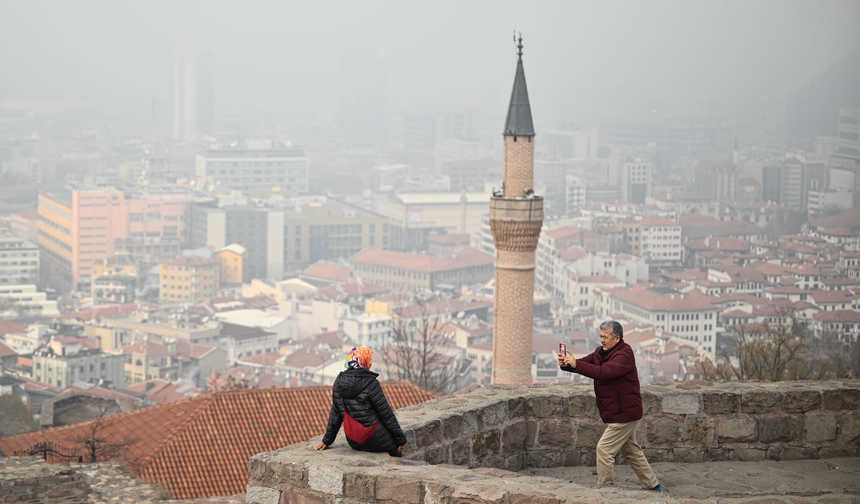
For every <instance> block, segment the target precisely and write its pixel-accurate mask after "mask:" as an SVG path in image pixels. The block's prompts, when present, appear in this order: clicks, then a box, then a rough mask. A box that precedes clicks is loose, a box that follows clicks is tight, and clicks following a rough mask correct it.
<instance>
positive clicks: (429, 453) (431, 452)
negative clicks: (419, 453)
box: [424, 446, 448, 465]
mask: <svg viewBox="0 0 860 504" xmlns="http://www.w3.org/2000/svg"><path fill="white" fill-rule="evenodd" d="M447 456H448V447H447V446H432V447H430V448H427V449H426V450H424V462H427V463H428V464H433V465H435V464H444V463H445V462H447V461H448V460H447Z"/></svg>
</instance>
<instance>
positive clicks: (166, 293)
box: [158, 256, 221, 303]
mask: <svg viewBox="0 0 860 504" xmlns="http://www.w3.org/2000/svg"><path fill="white" fill-rule="evenodd" d="M158 276H159V279H160V281H159V283H160V285H159V289H158V299H159V300H160V301H163V302H168V303H197V302H200V301H203V300H204V299H207V298H210V297H214V296H216V295H217V294H218V288H219V287H220V286H221V262H220V261H219V260H217V259H207V258H205V257H200V256H179V257H177V258H176V259H172V260H169V261H163V262H162V263H161V265H160V266H159V269H158Z"/></svg>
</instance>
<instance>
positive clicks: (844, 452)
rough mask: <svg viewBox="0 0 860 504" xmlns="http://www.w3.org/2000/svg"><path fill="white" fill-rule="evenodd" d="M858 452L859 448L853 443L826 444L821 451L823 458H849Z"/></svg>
mask: <svg viewBox="0 0 860 504" xmlns="http://www.w3.org/2000/svg"><path fill="white" fill-rule="evenodd" d="M856 454H857V450H856V448H855V447H854V446H851V445H844V444H840V445H833V446H825V447H824V448H822V449H821V451H820V452H819V455H820V456H821V458H823V459H825V458H848V457H854V456H856Z"/></svg>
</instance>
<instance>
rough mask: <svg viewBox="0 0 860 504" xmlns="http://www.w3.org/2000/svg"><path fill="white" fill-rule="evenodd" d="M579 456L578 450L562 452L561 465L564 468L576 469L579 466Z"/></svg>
mask: <svg viewBox="0 0 860 504" xmlns="http://www.w3.org/2000/svg"><path fill="white" fill-rule="evenodd" d="M580 461H581V456H580V453H579V450H564V453H563V454H562V464H563V465H564V467H577V466H579V465H580Z"/></svg>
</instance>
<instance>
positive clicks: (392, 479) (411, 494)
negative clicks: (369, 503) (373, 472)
mask: <svg viewBox="0 0 860 504" xmlns="http://www.w3.org/2000/svg"><path fill="white" fill-rule="evenodd" d="M376 499H377V500H381V501H391V502H398V503H403V504H421V481H419V480H413V479H408V478H398V477H396V476H377V477H376Z"/></svg>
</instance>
